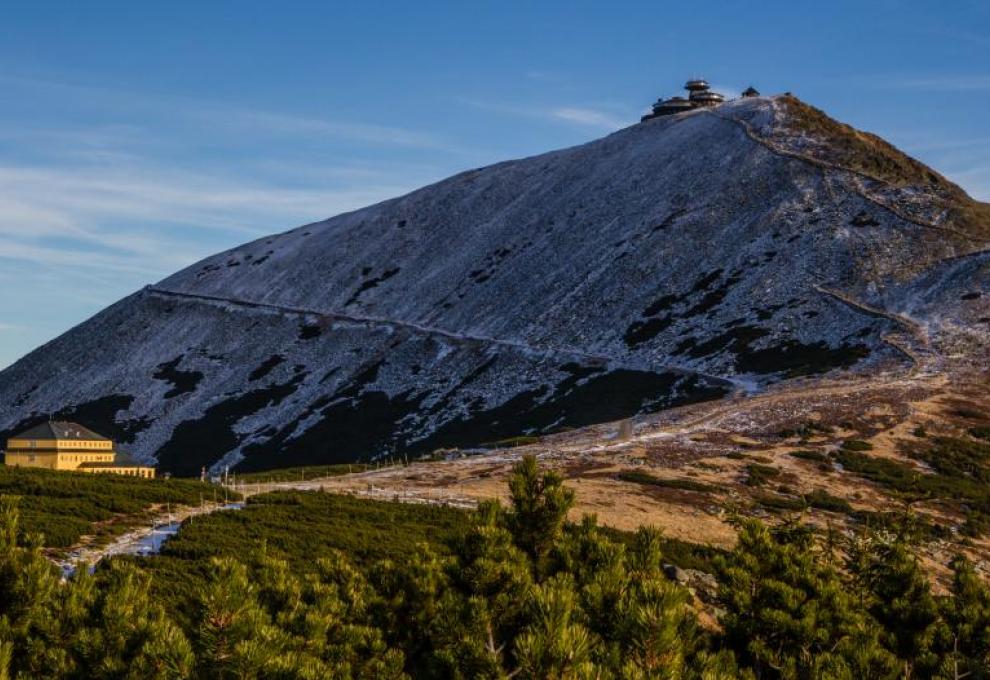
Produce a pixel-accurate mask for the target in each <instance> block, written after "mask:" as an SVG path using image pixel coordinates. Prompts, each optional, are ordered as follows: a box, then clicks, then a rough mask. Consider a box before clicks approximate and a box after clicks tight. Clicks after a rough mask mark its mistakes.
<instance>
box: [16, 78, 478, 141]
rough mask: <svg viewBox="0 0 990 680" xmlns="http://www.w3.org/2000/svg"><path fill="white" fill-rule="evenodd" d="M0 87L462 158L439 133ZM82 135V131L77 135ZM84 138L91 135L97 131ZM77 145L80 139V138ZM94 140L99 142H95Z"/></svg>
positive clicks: (238, 127)
mask: <svg viewBox="0 0 990 680" xmlns="http://www.w3.org/2000/svg"><path fill="white" fill-rule="evenodd" d="M0 83H7V84H10V85H12V86H16V87H20V88H24V89H27V90H33V91H36V92H42V93H44V94H45V95H47V96H55V97H72V98H75V99H77V100H82V101H84V102H93V103H95V104H91V105H95V106H100V107H113V108H114V109H116V110H117V111H131V112H135V113H142V112H144V113H152V114H156V115H157V114H160V112H162V111H167V112H168V113H169V115H171V116H174V117H180V118H186V119H189V120H193V121H198V122H200V123H208V124H210V125H211V126H213V127H217V128H222V129H223V130H225V133H226V134H230V133H235V132H244V131H253V132H259V131H260V132H263V133H265V134H269V135H290V136H300V135H305V136H308V137H310V138H312V137H313V136H325V137H333V138H336V139H340V140H347V141H349V142H364V143H368V144H380V145H389V146H400V147H411V148H425V149H433V150H441V151H443V150H446V151H451V152H459V151H461V148H460V147H459V146H457V145H455V144H453V143H451V142H450V141H449V140H447V139H445V138H443V137H442V136H441V135H438V134H436V133H434V132H427V131H421V130H410V129H406V128H402V127H396V126H390V125H376V124H370V123H364V122H354V121H347V120H339V119H335V118H332V117H316V116H312V115H304V114H299V113H295V112H286V111H272V110H266V109H257V108H251V107H242V106H231V105H229V104H220V103H217V102H211V101H208V100H199V99H191V98H185V97H176V96H163V95H160V94H155V93H149V92H131V91H121V90H117V89H113V88H106V87H98V86H91V85H76V84H70V83H63V82H56V81H49V80H38V79H25V78H17V77H12V76H0ZM77 134H78V131H77ZM85 134H87V135H90V136H91V137H90V138H91V139H94V137H93V136H92V135H93V133H92V131H87V132H86V133H85ZM76 139H77V141H78V140H79V139H80V138H79V137H77V138H76ZM95 139H97V140H98V139H99V138H98V137H95Z"/></svg>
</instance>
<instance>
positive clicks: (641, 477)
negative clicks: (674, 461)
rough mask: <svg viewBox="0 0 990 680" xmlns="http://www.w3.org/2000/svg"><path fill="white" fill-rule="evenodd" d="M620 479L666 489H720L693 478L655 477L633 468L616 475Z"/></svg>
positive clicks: (707, 490) (712, 491) (713, 490)
mask: <svg viewBox="0 0 990 680" xmlns="http://www.w3.org/2000/svg"><path fill="white" fill-rule="evenodd" d="M616 476H617V477H618V478H619V479H621V480H622V481H624V482H635V483H636V484H645V485H648V486H658V487H662V488H665V489H678V490H681V491H697V492H699V493H714V492H717V491H719V490H720V489H719V487H717V486H714V485H712V484H705V483H704V482H699V481H696V480H693V479H684V478H677V479H664V478H662V477H655V476H653V475H651V474H649V473H648V472H641V471H639V470H631V471H628V472H620V473H619V474H618V475H616Z"/></svg>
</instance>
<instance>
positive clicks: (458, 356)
mask: <svg viewBox="0 0 990 680" xmlns="http://www.w3.org/2000/svg"><path fill="white" fill-rule="evenodd" d="M988 215H990V210H988V206H986V205H983V204H979V203H976V202H974V201H972V200H971V199H970V198H969V197H968V196H966V194H965V193H964V192H963V191H962V190H961V189H959V188H958V187H956V186H955V185H953V184H951V183H950V182H948V181H946V180H945V179H944V178H942V177H941V176H939V175H938V174H937V173H935V172H934V171H932V170H930V169H928V168H926V167H925V166H923V165H922V164H920V163H918V162H917V161H914V160H912V159H910V158H908V157H907V156H905V155H903V154H902V153H900V152H899V151H897V150H896V149H894V148H893V147H891V146H890V145H888V144H886V143H885V142H884V141H883V140H881V139H879V138H877V137H875V136H872V135H868V134H865V133H861V132H858V131H856V130H854V129H852V128H850V127H848V126H845V125H842V124H840V123H837V122H835V121H833V120H832V119H830V118H828V117H827V116H826V115H825V114H823V113H822V112H820V111H818V110H816V109H814V108H812V107H810V106H808V105H806V104H804V103H803V102H801V101H800V100H798V99H796V98H794V97H791V96H788V95H785V96H779V97H753V98H747V99H741V100H737V101H733V102H729V103H726V104H723V105H721V106H718V107H716V108H712V109H701V110H695V111H691V112H688V113H682V114H678V115H672V116H664V117H660V118H656V119H653V120H649V121H646V122H643V123H640V124H637V125H633V126H631V127H629V128H626V129H623V130H620V131H618V132H616V133H614V134H612V135H609V136H607V137H605V138H603V139H599V140H596V141H593V142H591V143H588V144H584V145H581V146H577V147H574V148H570V149H564V150H561V151H555V152H552V153H547V154H543V155H540V156H534V157H532V158H526V159H522V160H515V161H510V162H505V163H499V164H497V165H493V166H491V167H487V168H482V169H478V170H471V171H468V172H464V173H461V174H459V175H456V176H454V177H451V178H449V179H447V180H444V181H442V182H439V183H437V184H434V185H431V186H428V187H425V188H423V189H420V190H418V191H415V192H413V193H411V194H408V195H406V196H402V197H400V198H396V199H393V200H389V201H385V202H383V203H380V204H377V205H374V206H370V207H367V208H364V209H361V210H357V211H355V212H351V213H346V214H343V215H338V216H336V217H333V218H331V219H328V220H325V221H323V222H317V223H313V224H309V225H306V226H303V227H300V228H298V229H293V230H291V231H288V232H285V233H282V234H277V235H273V236H270V237H267V238H262V239H259V240H257V241H254V242H251V243H247V244H245V245H242V246H239V247H237V248H234V249H232V250H229V251H226V252H223V253H219V254H217V255H214V256H212V257H209V258H207V259H205V260H203V261H201V262H198V263H197V264H195V265H193V266H191V267H188V268H187V269H184V270H182V271H180V272H178V273H176V274H174V275H172V276H170V277H168V278H166V279H164V280H163V281H160V282H159V283H157V284H155V285H153V286H148V287H146V288H144V289H143V290H140V291H138V292H136V293H134V294H132V295H130V296H129V297H126V298H124V299H123V300H121V301H119V302H117V303H116V304H114V305H111V306H110V307H108V308H107V309H105V310H103V311H102V312H100V313H99V314H97V315H96V316H94V317H93V318H91V319H89V320H88V321H86V322H84V323H82V324H80V325H79V326H77V327H75V328H73V329H71V330H70V331H68V332H67V333H65V334H64V335H62V336H60V337H59V338H57V339H55V340H53V341H52V342H49V343H48V344H46V345H44V346H42V347H40V348H38V349H37V350H35V351H34V352H32V353H31V354H29V355H27V356H26V357H24V358H23V359H22V360H20V361H19V362H17V363H16V364H14V365H13V366H11V367H9V368H7V369H6V370H4V371H3V372H2V373H0V428H2V429H3V430H4V431H3V432H0V436H6V435H7V434H9V433H10V432H12V431H15V430H18V429H20V428H24V427H27V426H30V425H32V424H34V423H36V422H38V421H39V420H43V419H46V418H47V417H48V415H49V414H52V413H54V414H57V415H58V417H59V418H63V419H71V420H76V421H78V422H81V423H83V424H85V425H87V426H89V427H91V428H93V429H95V430H96V431H98V432H101V433H104V434H107V435H108V436H114V437H116V438H117V439H118V440H120V441H122V442H123V443H124V445H125V446H124V448H126V449H127V450H129V451H130V452H131V453H133V454H134V455H135V456H137V457H138V458H140V459H142V460H145V461H150V460H157V462H158V463H159V465H160V466H161V467H162V468H163V469H164V470H169V471H172V472H175V473H178V474H195V473H198V472H199V470H200V468H201V467H202V466H206V467H210V466H216V467H218V466H221V465H224V464H235V463H236V464H237V465H238V469H243V470H252V469H264V468H268V467H274V466H281V465H297V464H309V463H324V462H326V463H329V462H343V461H352V460H358V459H369V458H372V457H376V456H383V455H394V454H417V453H421V452H428V451H431V450H433V449H435V448H439V447H448V446H459V447H470V446H476V445H479V444H483V443H486V442H492V441H495V440H499V439H503V438H507V437H514V436H517V435H520V434H525V433H540V432H547V431H552V430H555V429H561V428H566V427H575V426H580V425H585V424H589V423H594V422H601V421H607V420H614V419H619V418H624V417H627V416H629V415H632V414H635V413H639V412H643V411H649V410H658V409H662V408H666V407H670V406H673V405H677V404H683V403H688V402H692V401H697V400H704V399H715V398H719V397H723V396H726V395H729V394H732V393H734V392H738V391H753V390H758V389H761V388H763V387H765V386H767V385H769V384H771V383H774V382H779V381H781V380H789V379H795V378H799V377H804V379H808V378H807V377H808V376H816V375H822V374H825V373H828V372H830V371H834V370H839V369H851V370H855V371H860V372H869V371H879V370H892V369H896V368H898V367H901V366H906V365H908V364H910V363H911V362H914V363H916V364H921V363H923V364H924V366H925V369H926V370H936V369H937V367H938V366H940V365H941V362H943V361H944V360H947V359H948V358H950V357H953V356H955V357H958V355H960V354H962V355H965V356H968V357H970V358H973V357H976V358H978V357H980V356H983V357H984V358H985V357H986V352H987V348H988V347H990V342H988V335H990V251H988V250H987V249H988V247H990V218H988Z"/></svg>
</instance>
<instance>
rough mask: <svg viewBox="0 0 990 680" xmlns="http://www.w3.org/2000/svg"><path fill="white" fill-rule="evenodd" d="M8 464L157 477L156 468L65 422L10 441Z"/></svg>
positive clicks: (55, 422) (53, 423)
mask: <svg viewBox="0 0 990 680" xmlns="http://www.w3.org/2000/svg"><path fill="white" fill-rule="evenodd" d="M4 462H5V463H6V464H7V465H10V466H13V467H37V468H47V469H49V470H70V471H74V472H102V473H108V474H114V475H128V476H131V477H146V478H148V479H151V478H153V477H154V476H155V468H153V467H148V466H147V465H141V464H140V463H139V462H137V461H136V460H134V459H133V458H131V457H130V456H128V455H126V454H123V453H119V452H117V450H116V449H115V448H114V445H113V441H112V440H110V439H107V438H106V437H101V436H100V435H98V434H96V433H95V432H93V431H92V430H89V429H86V428H85V427H83V426H82V425H78V424H76V423H67V422H61V421H54V422H47V423H42V424H41V425H37V426H35V427H32V428H30V429H29V430H25V431H24V432H21V433H20V434H18V435H14V436H13V437H11V438H10V439H8V440H7V451H6V455H5V456H4Z"/></svg>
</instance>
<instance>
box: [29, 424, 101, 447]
mask: <svg viewBox="0 0 990 680" xmlns="http://www.w3.org/2000/svg"><path fill="white" fill-rule="evenodd" d="M11 439H75V440H79V441H104V442H105V441H110V440H109V439H107V438H106V437H104V436H102V435H98V434H96V433H95V432H93V431H92V430H90V429H88V428H86V427H83V426H82V425H80V424H79V423H70V422H68V421H66V420H49V421H48V422H44V423H41V424H40V425H35V426H34V427H31V428H28V429H27V430H24V431H23V432H21V433H19V434H15V435H14V436H13V437H11Z"/></svg>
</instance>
